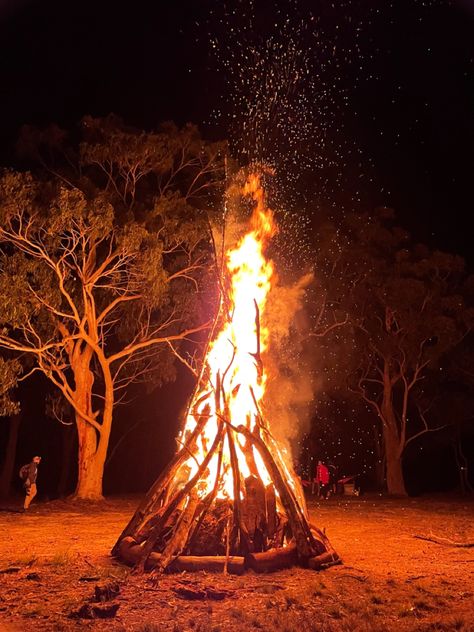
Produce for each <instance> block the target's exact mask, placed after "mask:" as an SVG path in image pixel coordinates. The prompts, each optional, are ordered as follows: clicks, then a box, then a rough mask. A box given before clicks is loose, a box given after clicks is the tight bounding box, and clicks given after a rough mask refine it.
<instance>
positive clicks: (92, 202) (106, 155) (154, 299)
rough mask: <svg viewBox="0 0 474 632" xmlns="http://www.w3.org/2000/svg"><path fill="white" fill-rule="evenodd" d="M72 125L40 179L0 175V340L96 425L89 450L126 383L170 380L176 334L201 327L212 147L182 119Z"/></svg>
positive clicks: (106, 429)
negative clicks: (153, 126) (139, 125)
mask: <svg viewBox="0 0 474 632" xmlns="http://www.w3.org/2000/svg"><path fill="white" fill-rule="evenodd" d="M83 126H84V138H83V141H82V142H81V143H80V144H79V149H78V150H77V151H75V150H74V147H69V148H64V147H63V146H62V145H61V143H62V142H63V140H64V136H62V135H59V134H56V136H55V140H56V141H57V143H56V145H55V150H58V147H59V146H60V145H61V152H62V155H63V156H65V157H66V158H67V160H65V159H63V161H62V162H61V163H60V166H61V168H60V169H59V168H58V166H57V165H56V164H55V165H54V167H51V166H50V165H48V163H47V162H46V161H45V160H43V159H41V161H42V164H43V166H44V167H45V168H46V169H47V171H46V173H45V174H44V175H43V176H42V177H37V176H33V175H31V174H29V173H17V172H12V171H10V172H6V173H5V174H4V175H3V177H2V178H1V180H0V224H1V228H0V243H1V244H2V250H1V252H0V288H1V289H0V324H1V325H2V330H1V333H0V346H1V347H3V348H5V349H9V350H11V351H14V352H19V353H25V354H30V355H31V356H32V357H34V358H35V367H34V368H33V370H39V371H42V372H43V373H44V374H45V375H46V376H47V377H48V378H49V379H50V380H51V381H52V382H53V383H54V384H55V385H56V386H57V387H58V388H59V389H60V391H61V393H62V394H63V396H64V397H65V399H66V401H67V402H68V403H69V404H70V405H71V406H72V407H73V409H74V411H75V413H76V421H77V423H78V424H79V426H81V424H83V423H85V424H88V425H89V426H90V427H92V428H93V429H94V430H95V431H96V433H97V436H98V437H99V440H98V443H97V445H93V446H92V452H91V453H90V454H93V455H96V454H97V453H98V451H100V452H101V456H100V460H101V461H102V462H103V460H104V459H105V454H106V449H107V445H108V438H109V435H110V424H111V422H112V413H113V407H114V405H115V404H116V403H117V401H119V399H120V396H121V394H122V393H123V392H124V390H125V389H126V388H127V386H128V385H129V384H130V383H131V382H133V381H137V380H140V379H153V382H154V384H159V383H160V382H162V381H164V380H168V379H171V378H172V377H173V366H172V364H173V363H172V359H173V352H174V353H175V354H176V355H177V356H178V357H179V355H180V354H179V352H178V349H177V347H176V345H178V344H179V343H180V342H181V341H186V340H188V339H189V336H192V335H193V334H196V333H198V332H202V331H203V330H205V328H206V326H207V325H206V319H207V320H208V318H209V316H207V317H206V316H205V314H204V313H203V311H202V309H201V310H200V309H199V307H202V306H203V300H202V299H203V296H205V294H204V293H203V287H204V285H207V286H209V279H210V277H209V275H210V268H211V267H212V266H211V264H212V249H211V247H210V238H209V231H208V219H207V215H206V213H205V210H206V208H205V207H206V203H209V201H210V199H211V194H210V191H211V190H212V189H213V187H214V186H215V185H216V184H217V176H218V174H221V173H222V156H221V149H222V146H220V145H216V144H214V145H207V144H206V143H204V142H203V141H202V140H201V139H200V138H199V135H198V133H197V130H196V129H195V128H193V127H191V126H188V127H186V128H184V129H183V130H178V129H177V128H176V127H174V126H172V125H168V126H167V127H165V128H163V129H162V130H161V131H160V132H159V133H156V134H145V133H142V132H138V131H134V130H130V129H127V128H125V127H124V126H123V124H121V122H120V121H117V120H116V119H113V118H108V119H105V120H94V119H86V120H85V121H84V123H83ZM58 139H59V140H58ZM38 142H39V146H38V147H37V155H38V156H41V150H42V148H43V146H44V137H43V136H41V137H40V139H39V141H38ZM57 153H58V151H56V152H50V154H51V155H53V157H54V156H55V155H56V154H57ZM75 160H76V162H74V161H75ZM53 162H54V160H53ZM52 172H54V174H53V173H52ZM208 307H209V306H206V305H204V308H203V309H204V311H206V310H207V311H208ZM79 426H78V428H79ZM90 441H92V444H94V442H95V441H96V439H94V437H93V436H92V438H91V439H90ZM101 442H103V443H101ZM79 443H80V446H81V441H80V442H79ZM90 454H89V457H88V458H89V459H90V458H91V456H90Z"/></svg>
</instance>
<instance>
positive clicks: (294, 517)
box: [229, 424, 325, 557]
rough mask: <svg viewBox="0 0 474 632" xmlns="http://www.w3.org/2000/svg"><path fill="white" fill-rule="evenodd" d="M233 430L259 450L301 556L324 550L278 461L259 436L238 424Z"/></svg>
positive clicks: (308, 555)
mask: <svg viewBox="0 0 474 632" xmlns="http://www.w3.org/2000/svg"><path fill="white" fill-rule="evenodd" d="M229 425H230V424H229ZM234 430H236V431H237V432H241V433H242V434H244V435H245V436H246V437H248V438H249V439H250V440H251V441H252V443H253V444H254V445H255V446H256V448H257V450H258V451H259V453H260V456H261V457H262V459H263V462H264V463H265V467H266V468H267V471H268V473H269V474H270V477H271V479H272V480H273V482H274V484H275V488H276V489H277V490H278V493H279V495H280V499H281V502H282V505H283V507H284V508H285V511H286V514H287V516H288V520H289V522H290V527H291V531H292V534H293V536H294V537H295V539H296V544H297V547H298V552H299V554H300V555H301V556H302V557H313V556H314V555H315V554H320V553H322V552H323V551H324V550H325V546H324V544H322V543H321V542H319V541H318V540H315V538H314V536H313V534H312V533H311V529H310V528H309V524H308V523H307V521H306V517H305V515H304V513H303V510H302V509H301V508H300V507H299V505H298V502H297V500H296V497H295V495H294V493H293V491H292V489H291V486H290V485H289V484H288V482H287V481H286V480H285V478H284V474H283V472H282V471H281V470H280V467H279V466H278V463H277V462H276V461H275V459H274V458H273V456H272V453H271V452H270V450H269V448H268V446H267V445H266V443H265V442H264V441H263V439H262V438H261V437H259V436H257V435H255V434H253V433H252V432H250V431H249V430H248V429H247V428H246V427H245V426H239V427H238V428H234Z"/></svg>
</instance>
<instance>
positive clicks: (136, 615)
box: [0, 496, 474, 632]
mask: <svg viewBox="0 0 474 632" xmlns="http://www.w3.org/2000/svg"><path fill="white" fill-rule="evenodd" d="M138 500H139V499H138V498H133V499H130V498H128V499H113V500H107V501H105V502H104V503H103V504H97V505H92V506H91V505H88V504H80V503H72V502H60V501H56V502H50V503H41V502H38V503H37V504H36V505H33V506H32V510H31V513H27V514H21V513H17V512H16V511H10V510H11V509H13V510H15V509H16V507H15V506H12V507H5V506H4V507H2V509H1V510H0V630H1V631H2V632H3V631H22V632H23V631H27V630H33V629H35V630H40V631H46V632H48V631H53V630H54V631H60V630H93V631H94V632H95V631H96V630H110V631H129V630H131V631H133V632H168V631H173V632H181V631H183V632H184V631H190V632H197V631H199V632H208V631H209V632H219V631H220V632H227V631H230V630H232V631H244V630H245V631H246V630H264V631H272V632H273V631H276V632H293V631H294V632H313V631H321V632H331V631H339V630H343V631H347V632H356V631H371V630H377V631H391V630H393V631H397V632H398V631H399V630H401V631H404V630H413V631H415V630H416V631H417V632H418V631H421V632H423V631H426V632H427V631H436V630H438V631H441V630H443V631H444V630H446V631H447V630H463V631H473V630H474V548H473V547H455V546H450V545H447V544H438V543H435V542H430V541H427V540H420V539H417V538H415V537H413V536H414V535H423V536H428V537H430V536H431V535H434V536H435V537H442V538H447V539H449V540H451V541H452V542H457V543H464V544H469V543H472V542H474V502H473V501H472V500H463V499H458V500H449V499H444V498H422V499H406V500H389V499H382V498H377V497H369V496H367V497H361V498H354V499H352V498H351V499H341V500H339V499H330V500H329V501H325V502H324V503H317V502H315V501H313V500H310V501H309V508H310V514H311V518H312V520H314V521H315V522H316V523H317V524H318V525H320V526H321V527H324V528H325V529H326V532H327V534H328V535H329V537H330V539H331V542H332V543H333V544H334V546H335V548H336V550H337V551H338V552H339V553H340V554H341V556H342V558H343V560H344V565H342V566H336V567H333V568H330V569H328V570H325V571H322V572H314V571H309V570H304V569H301V568H294V569H289V570H286V571H281V572H278V573H274V574H272V575H256V574H254V573H253V572H249V573H247V574H246V575H244V576H241V577H235V576H222V575H211V574H205V573H198V574H194V575H187V574H182V575H164V576H162V577H158V578H155V579H153V578H151V577H150V576H149V575H144V576H137V575H133V574H132V575H130V574H129V571H128V569H126V568H124V567H123V566H121V565H120V564H118V563H116V562H114V560H112V559H111V558H110V557H109V556H108V553H109V551H110V549H111V547H112V545H113V544H114V542H115V540H116V538H117V536H118V534H119V533H120V532H121V530H122V528H123V527H124V525H125V524H126V522H127V521H128V519H129V517H130V516H131V515H132V513H133V511H134V510H135V507H136V505H137V502H138ZM13 504H14V503H12V505H13ZM97 585H99V586H100V587H104V586H106V587H107V586H109V587H112V589H111V591H110V594H108V593H107V591H106V593H105V596H104V593H100V590H99V593H98V595H99V599H100V598H101V596H102V599H105V601H103V602H100V601H94V599H95V596H94V595H95V587H96V586H97ZM117 587H118V589H119V593H118V594H117V595H116V594H115V590H114V589H116V588H117ZM109 597H110V599H109ZM114 612H115V614H114ZM99 615H102V616H106V615H109V616H108V618H104V619H101V618H88V617H97V616H99ZM110 615H113V616H110Z"/></svg>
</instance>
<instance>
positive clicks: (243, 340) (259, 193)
mask: <svg viewBox="0 0 474 632" xmlns="http://www.w3.org/2000/svg"><path fill="white" fill-rule="evenodd" d="M242 194H243V195H244V196H249V197H251V198H252V199H253V201H254V202H255V208H254V212H253V215H252V218H251V221H250V230H249V232H247V233H246V234H245V235H244V236H243V237H242V238H241V239H240V241H239V243H238V244H237V245H236V246H235V247H234V248H232V249H229V250H228V251H227V252H226V257H225V265H226V276H227V278H228V281H229V290H228V297H226V298H227V299H228V300H227V301H226V302H224V303H223V304H225V305H226V309H227V313H226V314H225V317H224V319H223V320H224V322H223V326H222V328H221V330H220V331H219V332H218V334H217V335H216V337H215V339H214V340H213V341H212V342H211V344H210V346H209V350H208V353H207V357H206V359H205V366H206V367H207V371H208V374H207V377H208V380H206V382H205V383H204V385H203V388H202V389H201V390H198V392H196V394H195V396H194V398H193V401H192V403H191V406H190V411H191V412H190V413H189V415H188V417H187V419H186V422H185V427H184V429H183V433H182V435H181V437H182V438H183V437H185V436H186V435H187V433H189V432H192V431H193V429H194V428H195V427H196V424H197V418H199V415H200V414H203V413H206V411H209V419H208V422H207V423H206V426H205V428H204V430H203V432H202V433H201V435H200V436H199V438H198V440H197V454H196V457H194V456H193V457H191V456H190V458H189V459H188V461H187V463H186V465H187V468H189V475H188V476H189V478H191V477H192V476H194V474H195V473H196V472H197V469H198V463H199V462H202V459H203V458H204V456H205V454H206V453H207V451H208V449H209V446H210V445H211V444H212V442H213V441H214V439H215V437H216V433H217V432H218V426H219V410H217V408H216V407H217V404H216V397H215V389H216V385H217V384H221V386H222V390H223V391H224V392H225V394H226V402H227V407H226V416H228V418H229V419H228V421H230V423H231V424H232V426H234V427H238V426H240V425H242V426H245V427H247V428H248V429H249V430H250V431H253V430H254V429H255V426H256V423H257V419H258V416H259V408H260V402H262V399H263V397H264V393H265V385H266V382H267V375H266V373H265V369H264V368H263V363H262V362H261V357H260V354H262V353H264V352H265V351H267V349H268V339H269V332H268V329H267V328H266V327H265V306H266V303H267V297H268V293H269V291H270V288H271V284H272V279H273V277H274V266H273V263H272V261H269V260H267V259H266V257H265V255H264V249H265V246H266V245H267V243H268V241H269V240H270V238H271V237H272V236H273V235H274V234H275V232H276V224H275V222H274V219H273V213H272V211H271V210H270V209H269V208H267V207H266V203H265V195H264V191H263V188H262V186H261V182H260V177H259V176H258V175H256V174H253V175H251V176H249V178H248V179H247V181H246V183H245V185H244V187H243V189H242ZM258 330H259V331H258ZM206 389H207V390H206ZM196 411H197V413H198V414H196ZM224 445H225V449H224V451H223V454H222V464H221V475H220V478H221V481H222V482H221V485H220V488H219V490H218V497H220V498H229V499H232V498H233V495H234V491H233V490H234V487H233V479H232V468H231V466H230V460H231V457H230V450H229V446H228V443H227V440H226V443H225V444H224ZM235 445H236V451H237V458H238V465H239V470H240V472H241V474H242V476H243V477H244V478H246V477H248V476H249V475H250V474H251V472H250V469H249V465H248V458H246V456H245V449H247V453H248V451H249V450H250V451H253V455H252V456H253V462H254V463H255V465H256V467H257V470H258V475H259V476H260V478H261V480H262V481H263V483H264V484H265V485H268V484H270V483H271V478H270V476H269V474H268V472H267V469H266V467H265V465H264V463H263V461H262V458H261V457H260V455H259V453H258V452H257V450H255V449H254V448H252V447H246V446H245V443H244V439H243V438H242V436H241V435H240V434H239V435H238V436H237V440H236V442H235ZM218 467H219V465H218V456H217V454H215V455H214V456H213V458H212V459H211V461H210V463H209V466H208V469H207V472H206V476H205V477H204V480H203V483H204V484H202V485H200V492H199V493H200V495H205V494H207V493H209V492H210V490H211V489H212V488H213V485H214V484H215V480H216V476H217V473H218V469H217V468H218ZM287 474H288V476H289V472H287Z"/></svg>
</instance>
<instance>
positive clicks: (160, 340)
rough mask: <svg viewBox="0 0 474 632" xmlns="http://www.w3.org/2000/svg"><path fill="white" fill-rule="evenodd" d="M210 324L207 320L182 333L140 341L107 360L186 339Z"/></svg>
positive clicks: (110, 362)
mask: <svg viewBox="0 0 474 632" xmlns="http://www.w3.org/2000/svg"><path fill="white" fill-rule="evenodd" d="M209 325H210V323H209V322H207V323H204V324H203V325H200V326H199V327H194V328H192V329H186V330H185V331H183V332H181V333H180V334H175V335H171V336H163V337H162V338H151V339H150V340H144V341H143V342H138V343H136V344H134V345H132V346H128V347H125V349H122V351H119V352H118V353H114V354H113V355H111V356H110V357H109V358H107V361H108V363H109V364H112V362H116V361H117V360H120V358H124V357H126V356H129V355H131V354H132V353H135V352H136V351H139V350H140V349H145V348H146V347H150V346H151V345H157V344H161V343H164V342H166V343H169V342H170V341H172V340H184V339H185V338H187V337H188V336H190V335H191V334H195V333H197V332H199V331H203V330H204V329H207V328H209Z"/></svg>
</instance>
